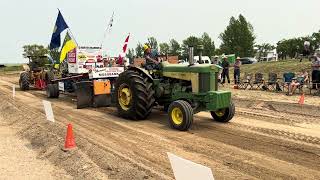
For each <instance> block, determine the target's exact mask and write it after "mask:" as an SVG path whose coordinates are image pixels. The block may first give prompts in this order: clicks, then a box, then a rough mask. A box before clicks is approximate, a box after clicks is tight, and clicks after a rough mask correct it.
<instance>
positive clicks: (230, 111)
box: [211, 102, 236, 123]
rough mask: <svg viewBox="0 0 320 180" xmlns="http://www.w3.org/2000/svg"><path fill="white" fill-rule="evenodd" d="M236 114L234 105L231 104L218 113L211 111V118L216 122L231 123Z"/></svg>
mask: <svg viewBox="0 0 320 180" xmlns="http://www.w3.org/2000/svg"><path fill="white" fill-rule="evenodd" d="M235 112H236V109H235V106H234V103H233V102H231V103H230V105H229V107H227V108H225V109H220V110H218V111H211V116H212V118H213V119H214V120H215V121H218V122H222V123H226V122H229V121H230V120H231V119H232V118H233V116H234V114H235Z"/></svg>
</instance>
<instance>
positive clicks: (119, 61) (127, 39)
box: [118, 34, 130, 65]
mask: <svg viewBox="0 0 320 180" xmlns="http://www.w3.org/2000/svg"><path fill="white" fill-rule="evenodd" d="M129 38H130V34H129V35H128V36H127V38H126V40H125V41H124V45H123V47H122V53H120V54H119V59H118V64H120V65H123V58H124V57H123V56H125V54H126V51H127V47H128V42H129ZM122 55H123V56H122Z"/></svg>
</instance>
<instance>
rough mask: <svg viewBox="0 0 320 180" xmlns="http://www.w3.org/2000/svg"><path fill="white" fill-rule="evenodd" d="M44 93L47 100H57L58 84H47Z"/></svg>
mask: <svg viewBox="0 0 320 180" xmlns="http://www.w3.org/2000/svg"><path fill="white" fill-rule="evenodd" d="M46 93H47V97H48V98H58V97H59V86H58V84H48V86H47V88H46Z"/></svg>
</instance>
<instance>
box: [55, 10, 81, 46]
mask: <svg viewBox="0 0 320 180" xmlns="http://www.w3.org/2000/svg"><path fill="white" fill-rule="evenodd" d="M57 9H58V11H60V9H59V8H57ZM60 12H61V11H60ZM67 31H68V32H70V36H71V38H72V39H73V40H74V42H75V43H76V44H77V46H79V44H78V42H77V40H76V38H75V37H74V35H73V33H72V31H71V28H70V26H68V28H67Z"/></svg>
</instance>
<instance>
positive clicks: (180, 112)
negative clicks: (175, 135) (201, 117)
mask: <svg viewBox="0 0 320 180" xmlns="http://www.w3.org/2000/svg"><path fill="white" fill-rule="evenodd" d="M168 115H169V124H170V126H171V127H172V128H174V129H178V130H180V131H187V130H188V129H190V127H191V125H192V123H193V108H192V107H191V105H190V104H189V103H188V102H187V101H183V100H177V101H174V102H172V103H171V104H170V106H169V109H168Z"/></svg>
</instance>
